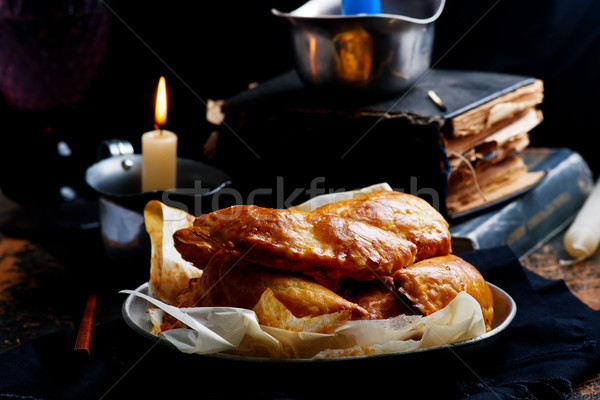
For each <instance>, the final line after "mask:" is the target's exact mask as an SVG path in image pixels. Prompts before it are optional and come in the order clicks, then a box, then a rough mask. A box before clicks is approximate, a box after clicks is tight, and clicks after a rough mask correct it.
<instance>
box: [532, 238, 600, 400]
mask: <svg viewBox="0 0 600 400" xmlns="http://www.w3.org/2000/svg"><path fill="white" fill-rule="evenodd" d="M563 237H564V232H563V233H561V234H559V235H558V236H556V237H554V238H553V239H552V240H551V241H549V242H548V243H547V244H545V245H544V246H542V247H541V248H539V249H538V250H537V251H535V252H534V253H532V254H530V255H529V256H528V257H526V258H525V259H523V260H521V263H522V264H523V266H524V267H525V268H528V269H529V270H531V271H533V272H535V273H537V274H538V275H540V276H543V277H544V278H548V279H555V280H559V279H560V280H564V281H565V283H566V285H567V286H568V287H569V289H570V290H571V292H572V293H573V294H574V295H575V296H577V297H578V298H579V299H580V300H581V301H582V302H583V303H585V304H587V305H588V306H589V307H590V308H592V309H594V310H600V252H599V253H596V254H595V255H594V256H593V257H591V258H589V259H588V260H584V261H581V262H579V263H577V264H574V265H561V264H560V261H561V260H570V259H571V257H570V256H569V254H568V253H567V252H566V251H565V249H564V246H563ZM570 399H573V400H583V399H600V371H596V373H594V374H593V375H592V376H590V377H588V379H587V380H586V381H584V382H581V383H580V384H579V385H578V386H577V387H575V388H574V392H573V394H572V396H571V397H570Z"/></svg>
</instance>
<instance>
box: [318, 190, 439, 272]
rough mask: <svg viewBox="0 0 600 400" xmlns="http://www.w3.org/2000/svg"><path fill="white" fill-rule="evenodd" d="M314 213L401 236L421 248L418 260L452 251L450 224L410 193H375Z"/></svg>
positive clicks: (423, 201)
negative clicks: (374, 227) (347, 219)
mask: <svg viewBox="0 0 600 400" xmlns="http://www.w3.org/2000/svg"><path fill="white" fill-rule="evenodd" d="M313 212H315V213H321V214H334V215H338V216H340V217H345V218H352V219H355V220H358V221H361V222H365V223H367V224H371V225H374V226H377V227H378V228H381V229H384V230H386V231H389V232H392V233H394V234H396V235H400V236H402V237H403V238H405V239H407V240H409V241H410V242H412V243H414V244H415V245H416V246H417V254H416V256H415V258H416V261H420V260H424V259H426V258H431V257H436V256H444V255H446V254H450V252H451V245H450V239H451V237H450V231H449V230H448V222H446V220H445V219H444V217H443V216H442V215H441V214H440V213H439V212H438V211H437V210H436V209H435V208H433V207H432V206H431V205H430V204H429V203H427V202H426V201H425V200H423V199H421V198H419V197H417V196H413V195H410V194H407V193H401V192H396V191H389V190H382V191H377V192H371V193H368V194H366V195H363V196H360V197H356V198H353V199H348V200H341V201H336V202H334V203H329V204H326V205H324V206H322V207H319V208H317V209H316V210H315V211H313Z"/></svg>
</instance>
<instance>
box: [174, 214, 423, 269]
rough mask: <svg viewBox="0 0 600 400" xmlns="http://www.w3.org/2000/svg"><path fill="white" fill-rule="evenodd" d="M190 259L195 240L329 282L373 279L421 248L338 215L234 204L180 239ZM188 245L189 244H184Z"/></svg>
mask: <svg viewBox="0 0 600 400" xmlns="http://www.w3.org/2000/svg"><path fill="white" fill-rule="evenodd" d="M174 239H175V243H176V246H177V249H178V250H179V251H180V252H184V253H185V254H183V256H184V258H185V259H188V260H192V261H193V262H194V263H197V261H196V260H194V256H195V253H194V252H191V251H186V250H187V249H189V245H190V244H193V242H194V241H195V240H197V241H198V242H200V243H203V242H206V241H208V242H210V243H211V244H213V245H215V246H217V247H218V248H222V249H226V250H235V251H239V252H240V253H242V254H244V257H245V259H246V260H248V261H251V262H254V263H257V264H260V265H264V266H267V267H272V268H278V269H284V270H289V271H295V272H301V273H303V274H306V275H310V276H313V277H315V278H318V279H323V280H336V279H341V278H352V279H355V280H373V279H375V278H376V276H377V275H382V276H385V275H391V274H392V273H393V272H394V271H395V270H397V269H399V268H402V266H404V265H410V264H412V263H413V262H414V259H415V253H416V251H417V247H416V246H415V245H414V244H413V243H411V242H410V241H408V240H406V239H404V238H402V237H401V236H398V235H395V234H392V233H390V232H387V231H385V230H383V229H380V228H378V227H376V226H373V225H370V224H366V223H363V222H360V221H357V220H354V219H350V218H342V217H339V216H336V215H330V214H319V213H305V212H299V211H291V210H281V209H270V208H263V207H258V206H233V207H229V208H226V209H222V210H218V211H215V212H213V213H210V214H204V215H201V216H200V217H198V218H196V220H195V221H194V226H193V227H190V228H187V232H183V231H178V232H176V233H175V235H174ZM184 242H185V246H182V243H184Z"/></svg>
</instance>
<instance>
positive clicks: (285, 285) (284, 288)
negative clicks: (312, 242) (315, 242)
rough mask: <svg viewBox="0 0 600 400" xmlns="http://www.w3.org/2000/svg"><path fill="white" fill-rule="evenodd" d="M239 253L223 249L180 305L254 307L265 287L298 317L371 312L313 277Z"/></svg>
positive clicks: (358, 316) (192, 284)
mask: <svg viewBox="0 0 600 400" xmlns="http://www.w3.org/2000/svg"><path fill="white" fill-rule="evenodd" d="M240 257H241V255H240V254H239V253H235V252H226V251H220V252H218V253H217V254H215V256H214V257H213V258H212V259H211V261H210V262H209V264H208V265H207V266H206V268H205V269H204V273H203V274H202V276H201V277H200V278H198V279H196V280H193V281H191V282H190V286H189V289H188V290H186V291H184V292H183V293H182V294H181V295H180V296H179V298H178V304H177V306H178V307H216V306H227V307H240V308H247V309H252V308H253V307H254V306H255V305H256V303H257V302H258V300H259V299H260V297H261V295H262V294H263V292H264V291H265V289H267V288H270V289H271V290H272V291H273V294H274V295H275V297H276V298H277V299H278V300H279V301H281V302H282V303H283V304H284V305H285V306H286V307H287V309H289V310H290V311H291V313H292V314H293V315H294V316H296V317H305V316H311V317H314V316H318V315H323V314H330V313H334V312H338V311H343V310H350V311H351V316H352V318H354V319H363V318H366V317H367V316H368V314H367V312H366V311H365V310H364V309H362V308H361V307H359V306H358V305H356V304H354V303H352V302H350V301H348V300H346V299H344V298H343V297H341V296H339V295H337V294H335V293H334V292H332V291H331V290H329V289H326V288H325V287H323V286H322V285H319V284H318V283H316V282H314V281H313V280H311V279H310V278H307V277H303V276H298V275H295V274H292V273H289V272H285V271H277V270H273V269H269V268H264V267H261V266H256V265H253V264H249V263H247V262H246V261H245V260H242V259H241V258H240Z"/></svg>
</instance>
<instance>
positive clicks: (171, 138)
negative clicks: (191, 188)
mask: <svg viewBox="0 0 600 400" xmlns="http://www.w3.org/2000/svg"><path fill="white" fill-rule="evenodd" d="M154 120H155V123H156V127H157V128H158V129H155V130H153V131H150V132H146V133H144V134H143V135H142V192H150V191H153V190H169V189H175V188H176V182H177V135H176V134H174V133H173V132H171V131H167V130H164V129H160V127H162V126H164V125H165V124H166V122H167V88H166V84H165V78H164V77H162V76H161V77H160V80H159V82H158V90H157V92H156V110H155V114H154Z"/></svg>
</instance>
